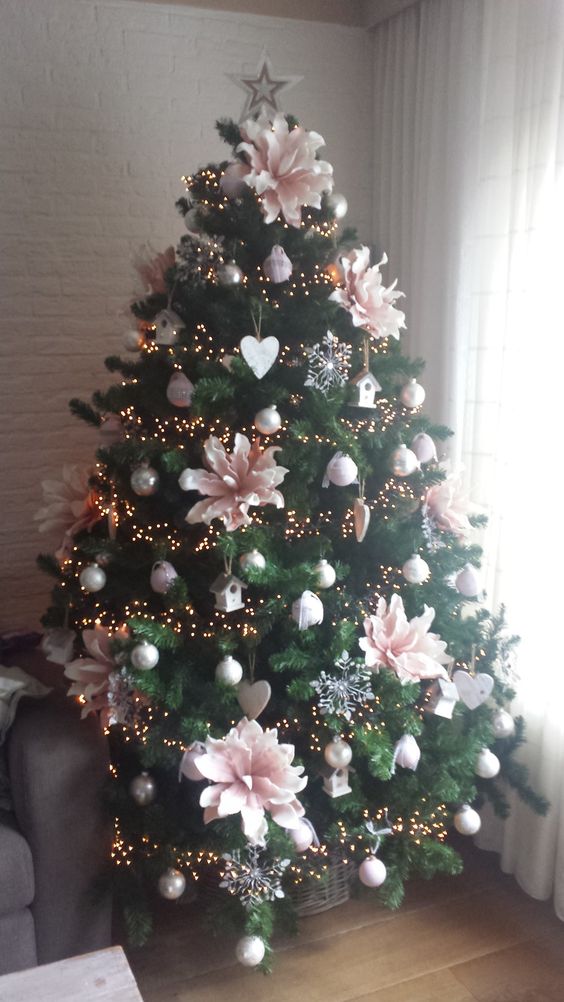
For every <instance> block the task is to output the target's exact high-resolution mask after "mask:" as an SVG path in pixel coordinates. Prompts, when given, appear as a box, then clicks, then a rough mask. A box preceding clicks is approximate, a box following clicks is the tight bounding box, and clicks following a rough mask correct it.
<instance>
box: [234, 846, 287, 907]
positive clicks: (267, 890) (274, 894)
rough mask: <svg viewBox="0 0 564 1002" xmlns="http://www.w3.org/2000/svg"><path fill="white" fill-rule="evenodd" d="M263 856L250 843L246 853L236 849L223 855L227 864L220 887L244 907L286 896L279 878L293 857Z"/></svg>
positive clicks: (256, 847)
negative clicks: (274, 857) (273, 857)
mask: <svg viewBox="0 0 564 1002" xmlns="http://www.w3.org/2000/svg"><path fill="white" fill-rule="evenodd" d="M261 857H264V853H263V852H262V851H261V850H260V849H259V848H258V846H255V845H250V846H248V848H247V849H246V850H245V851H244V852H242V851H241V850H239V849H236V850H234V851H233V852H232V853H228V852H226V853H225V854H224V855H223V856H222V859H223V860H224V862H225V866H224V869H223V880H222V881H221V883H220V885H219V886H220V887H225V888H226V889H227V890H228V891H229V893H230V894H233V895H235V896H236V897H238V898H239V899H240V901H241V904H242V905H243V907H244V908H252V907H253V906H254V905H259V904H260V903H261V902H262V901H275V900H276V899H277V898H283V897H284V891H283V890H282V887H281V884H280V881H281V879H282V877H283V875H284V871H285V869H286V867H287V866H289V865H290V860H289V859H273V860H269V859H265V858H261Z"/></svg>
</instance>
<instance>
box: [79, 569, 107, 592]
mask: <svg viewBox="0 0 564 1002" xmlns="http://www.w3.org/2000/svg"><path fill="white" fill-rule="evenodd" d="M78 580H79V582H80V587H81V588H84V591H87V592H91V593H92V592H97V591H101V590H102V588H103V587H104V585H105V584H106V581H107V580H108V579H107V577H106V572H105V571H104V570H102V568H101V567H98V564H88V566H87V567H85V568H84V570H83V571H81V572H80V576H79V578H78Z"/></svg>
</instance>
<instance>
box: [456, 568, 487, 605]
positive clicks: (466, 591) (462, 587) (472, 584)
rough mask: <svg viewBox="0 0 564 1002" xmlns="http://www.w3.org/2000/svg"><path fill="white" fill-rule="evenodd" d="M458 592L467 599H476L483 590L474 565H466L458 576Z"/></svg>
mask: <svg viewBox="0 0 564 1002" xmlns="http://www.w3.org/2000/svg"><path fill="white" fill-rule="evenodd" d="M455 584H456V590H457V591H459V592H460V594H461V595H464V597H465V598H476V595H479V594H480V592H481V590H482V585H481V582H480V575H479V574H478V571H477V570H476V568H475V567H472V564H466V565H465V567H463V568H462V570H461V571H459V572H458V574H457V575H456V581H455Z"/></svg>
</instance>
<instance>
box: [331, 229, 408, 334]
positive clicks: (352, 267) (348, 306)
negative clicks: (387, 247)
mask: <svg viewBox="0 0 564 1002" xmlns="http://www.w3.org/2000/svg"><path fill="white" fill-rule="evenodd" d="M340 260H341V265H342V268H343V276H344V277H343V282H344V288H339V289H335V291H334V292H332V293H331V295H330V296H329V299H331V300H332V301H333V302H335V303H339V305H340V306H342V307H343V309H345V310H347V311H348V312H349V313H350V316H351V319H352V322H353V324H354V326H355V327H362V328H363V330H365V331H367V332H368V333H369V334H370V335H371V337H373V338H384V337H395V338H399V336H400V330H401V329H402V328H403V327H405V313H402V311H401V310H397V309H396V308H395V306H394V303H395V302H396V300H397V299H400V297H401V296H403V292H396V291H395V287H396V282H397V279H396V282H392V284H391V285H390V286H388V288H386V286H385V285H383V283H382V275H381V274H380V265H381V264H386V263H387V261H388V258H387V256H386V254H384V255H383V256H382V259H381V261H379V262H378V264H375V265H372V267H369V262H370V250H369V248H368V247H365V246H362V247H360V249H358V250H357V249H356V248H355V250H352V251H351V252H350V254H345V255H343V257H341V259H340Z"/></svg>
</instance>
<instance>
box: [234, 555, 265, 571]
mask: <svg viewBox="0 0 564 1002" xmlns="http://www.w3.org/2000/svg"><path fill="white" fill-rule="evenodd" d="M239 563H240V564H241V568H242V570H244V571H250V570H252V571H263V570H264V568H265V567H266V560H265V558H264V557H263V555H262V553H259V551H258V550H249V552H248V553H243V554H242V555H241V556H240V557H239Z"/></svg>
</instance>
